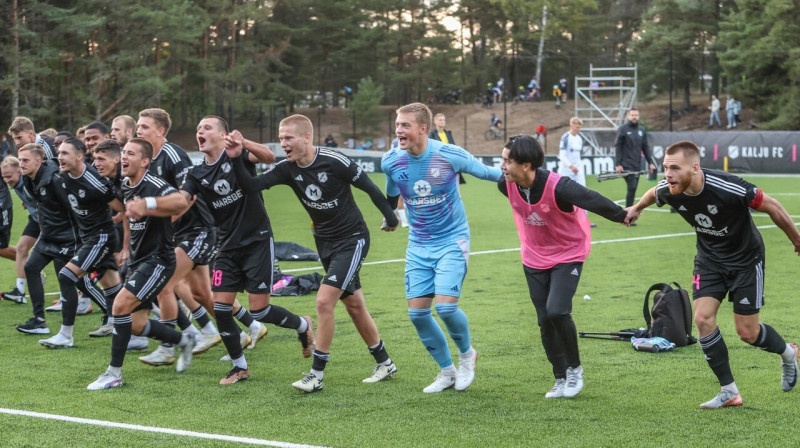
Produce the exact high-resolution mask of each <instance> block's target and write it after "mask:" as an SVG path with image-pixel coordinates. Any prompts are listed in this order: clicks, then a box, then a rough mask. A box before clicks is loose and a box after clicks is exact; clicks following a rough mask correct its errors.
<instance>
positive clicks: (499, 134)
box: [483, 126, 503, 141]
mask: <svg viewBox="0 0 800 448" xmlns="http://www.w3.org/2000/svg"><path fill="white" fill-rule="evenodd" d="M483 138H485V139H486V140H487V141H492V140H502V139H503V129H500V128H497V127H496V126H489V129H487V130H486V132H484V133H483Z"/></svg>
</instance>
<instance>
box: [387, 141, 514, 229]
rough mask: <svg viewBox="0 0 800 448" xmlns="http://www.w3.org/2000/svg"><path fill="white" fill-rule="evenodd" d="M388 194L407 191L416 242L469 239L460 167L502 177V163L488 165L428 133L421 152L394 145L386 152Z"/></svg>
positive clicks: (482, 176) (494, 178) (483, 176)
mask: <svg viewBox="0 0 800 448" xmlns="http://www.w3.org/2000/svg"><path fill="white" fill-rule="evenodd" d="M381 168H382V169H383V172H384V173H385V174H386V194H387V195H388V196H398V195H402V197H403V201H404V202H405V205H406V210H407V213H408V221H409V224H410V227H411V232H410V235H409V241H410V242H411V243H430V242H432V243H435V244H446V243H449V242H453V241H456V240H460V239H469V225H468V224H467V214H466V212H465V210H464V203H463V202H462V201H461V195H460V194H459V192H458V173H469V174H471V175H473V176H475V177H477V178H479V179H484V180H491V181H494V182H497V181H498V180H500V177H502V175H503V172H502V171H501V170H500V168H494V167H489V166H486V165H484V164H483V163H482V162H481V161H479V160H478V159H476V158H475V157H474V156H472V154H470V153H468V152H467V151H466V150H464V149H463V148H461V147H459V146H455V145H448V144H445V143H442V142H440V141H437V140H433V139H428V146H427V148H426V149H425V152H423V153H422V154H421V155H419V156H413V155H411V154H409V153H408V152H406V151H405V150H403V149H400V148H394V149H392V150H390V151H389V152H388V153H386V154H385V155H384V156H383V160H382V161H381Z"/></svg>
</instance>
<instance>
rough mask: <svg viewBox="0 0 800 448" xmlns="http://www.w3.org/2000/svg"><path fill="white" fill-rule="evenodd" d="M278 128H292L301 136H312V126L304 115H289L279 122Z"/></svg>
mask: <svg viewBox="0 0 800 448" xmlns="http://www.w3.org/2000/svg"><path fill="white" fill-rule="evenodd" d="M280 126H294V127H295V128H296V129H297V130H298V131H300V133H301V134H309V135H314V125H313V124H312V123H311V120H309V119H308V117H306V116H305V115H300V114H295V115H290V116H288V117H286V118H284V119H283V120H281V124H280Z"/></svg>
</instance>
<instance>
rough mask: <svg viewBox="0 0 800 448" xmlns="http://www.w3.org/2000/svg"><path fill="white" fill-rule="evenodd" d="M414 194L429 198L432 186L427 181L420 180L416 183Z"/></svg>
mask: <svg viewBox="0 0 800 448" xmlns="http://www.w3.org/2000/svg"><path fill="white" fill-rule="evenodd" d="M414 193H417V195H418V196H422V197H425V196H428V195H429V194H431V184H429V183H428V181H427V180H418V181H416V182H414Z"/></svg>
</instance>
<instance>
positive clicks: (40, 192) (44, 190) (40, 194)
mask: <svg viewBox="0 0 800 448" xmlns="http://www.w3.org/2000/svg"><path fill="white" fill-rule="evenodd" d="M46 194H47V190H46V189H45V188H44V187H42V188H40V189H39V196H45V195H46Z"/></svg>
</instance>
